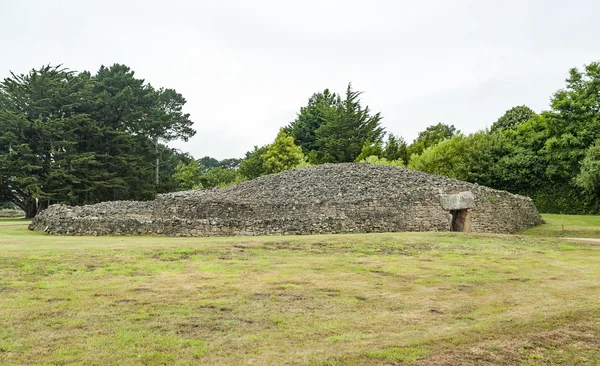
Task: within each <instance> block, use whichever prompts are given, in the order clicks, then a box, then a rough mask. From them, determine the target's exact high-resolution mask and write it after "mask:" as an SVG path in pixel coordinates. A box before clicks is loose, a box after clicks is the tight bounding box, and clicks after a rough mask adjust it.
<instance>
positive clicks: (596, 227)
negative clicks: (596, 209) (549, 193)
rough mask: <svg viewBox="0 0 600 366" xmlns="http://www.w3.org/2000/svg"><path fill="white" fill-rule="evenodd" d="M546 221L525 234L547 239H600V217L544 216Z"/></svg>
mask: <svg viewBox="0 0 600 366" xmlns="http://www.w3.org/2000/svg"><path fill="white" fill-rule="evenodd" d="M542 216H543V217H544V220H545V221H546V224H545V225H540V226H537V227H534V228H531V229H529V230H526V231H525V232H524V234H526V235H535V236H545V237H569V238H600V216H592V215H556V214H544V215H542Z"/></svg>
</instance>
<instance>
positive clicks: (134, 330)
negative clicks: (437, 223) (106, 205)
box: [0, 220, 600, 365]
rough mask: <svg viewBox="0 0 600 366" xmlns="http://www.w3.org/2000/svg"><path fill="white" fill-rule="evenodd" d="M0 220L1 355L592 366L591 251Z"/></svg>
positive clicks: (484, 241) (597, 299) (459, 238)
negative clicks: (79, 230)
mask: <svg viewBox="0 0 600 366" xmlns="http://www.w3.org/2000/svg"><path fill="white" fill-rule="evenodd" d="M25 226H26V223H24V222H23V221H18V220H2V221H0V252H1V253H2V255H1V256H0V364H32V363H33V364H36V363H41V364H67V363H81V364H121V365H127V364H148V365H158V364H194V363H201V364H215V365H217V364H218V365H222V364H235V365H238V364H308V365H352V364H354V365H393V364H410V363H413V364H417V365H421V364H422V365H427V364H448V365H456V364H465V365H470V364H490V365H492V364H531V365H535V364H553V363H554V364H589V365H597V364H598V363H600V281H599V280H598V279H599V278H600V246H598V245H593V244H590V243H585V242H569V241H564V240H555V239H543V238H538V237H534V236H504V235H471V236H465V235H462V234H451V233H437V234H436V233H399V234H365V235H328V236H302V237H266V238H265V237H260V238H177V239H174V238H160V237H128V238H124V237H52V236H47V235H43V234H38V233H30V232H27V231H26V230H25Z"/></svg>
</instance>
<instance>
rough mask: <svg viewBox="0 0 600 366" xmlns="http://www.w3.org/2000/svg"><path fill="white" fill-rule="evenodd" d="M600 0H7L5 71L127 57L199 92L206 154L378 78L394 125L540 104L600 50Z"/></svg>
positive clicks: (157, 77)
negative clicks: (327, 95)
mask: <svg viewBox="0 0 600 366" xmlns="http://www.w3.org/2000/svg"><path fill="white" fill-rule="evenodd" d="M599 14H600V2H599V1H596V0H569V1H564V0H531V1H526V0H480V1H478V0H445V1H443V0H420V1H419V0H414V1H401V0H397V1H394V0H389V1H387V0H386V1H383V0H380V1H378V0H371V1H366V0H362V1H354V0H344V1H337V0H336V1H334V0H320V1H318V0H302V1H296V0H294V1H291V0H289V1H283V0H279V1H278V0H253V1H250V0H248V1H242V0H238V1H233V0H231V1H227V0H215V1H211V0H196V1H194V0H187V1H185V0H180V1H176V0H171V1H162V0H161V1H156V0H145V1H129V0H120V1H112V0H102V1H83V0H70V1H57V0H55V1H51V0H39V1H33V0H32V1H26V0H19V1H17V0H0V16H1V21H0V43H1V44H2V51H3V52H2V55H0V77H6V76H8V75H9V70H12V71H14V72H16V73H26V72H28V70H30V69H31V68H34V67H35V68H37V67H40V66H42V65H45V64H48V63H50V64H63V65H64V66H65V67H68V68H70V69H72V70H77V71H83V70H89V71H92V72H95V71H97V69H98V68H99V67H100V65H102V64H104V65H111V64H113V63H123V64H126V65H128V66H130V67H131V68H132V69H133V70H134V71H135V72H136V76H137V77H140V78H144V79H146V81H148V82H150V83H151V84H152V85H154V86H156V87H169V88H174V89H176V90H177V91H178V92H180V93H182V94H183V96H184V97H185V98H186V99H187V101H188V103H187V105H186V111H187V112H188V113H190V114H191V115H192V119H193V121H195V128H196V130H197V135H196V136H195V137H194V138H193V139H191V140H190V141H189V142H187V143H183V142H181V143H179V142H178V143H174V144H173V146H175V147H178V148H180V149H182V150H183V151H187V152H190V153H191V154H192V155H194V156H195V157H196V158H200V157H202V156H205V155H210V156H213V157H216V158H218V159H222V158H227V157H242V156H243V154H244V153H245V152H246V151H247V150H250V149H252V147H253V145H263V144H266V143H270V142H271V141H272V140H273V139H274V138H275V135H276V134H277V131H278V129H279V128H280V127H282V126H284V125H286V124H288V123H289V122H291V121H293V120H294V119H295V116H296V113H297V112H298V111H299V109H300V107H301V106H304V105H306V103H307V101H308V98H309V97H310V96H311V95H312V94H313V93H315V92H318V91H322V90H323V89H325V88H329V89H331V90H332V91H336V92H344V90H345V88H346V85H347V84H348V82H350V81H351V82H352V83H353V85H354V87H355V89H357V90H361V91H364V92H365V93H364V94H363V96H362V100H363V104H366V105H369V106H370V107H371V108H372V110H373V111H375V112H377V111H381V112H382V115H383V117H384V119H383V125H384V126H385V127H386V128H387V130H388V131H390V132H393V133H396V134H399V135H402V136H404V137H405V138H406V139H407V141H409V142H410V141H412V139H414V138H415V137H416V135H417V133H418V132H419V131H422V130H423V129H425V128H426V127H427V126H429V125H431V124H435V123H437V122H444V123H447V124H453V125H455V126H456V127H457V128H458V129H460V130H462V131H463V132H474V131H477V130H480V129H483V128H485V127H489V126H490V125H491V123H492V122H494V121H495V120H496V119H497V118H498V117H500V116H501V115H502V114H503V113H504V111H506V110H507V109H509V108H511V107H513V106H515V105H522V104H526V105H528V106H529V107H531V108H533V109H534V110H535V111H537V112H539V111H541V110H543V109H547V108H548V105H549V99H550V96H551V95H552V94H553V93H554V92H555V91H556V90H558V89H559V88H561V87H563V86H564V79H565V78H566V77H567V73H568V70H569V68H571V67H581V66H583V64H588V63H590V62H592V61H598V60H600V42H599V41H598V35H599V34H600V28H599V27H600V25H599V23H598V16H599Z"/></svg>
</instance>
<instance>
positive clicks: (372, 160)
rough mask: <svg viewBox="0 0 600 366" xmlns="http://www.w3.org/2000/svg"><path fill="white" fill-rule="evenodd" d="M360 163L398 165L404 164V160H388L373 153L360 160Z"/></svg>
mask: <svg viewBox="0 0 600 366" xmlns="http://www.w3.org/2000/svg"><path fill="white" fill-rule="evenodd" d="M360 163H367V164H374V165H388V166H396V167H403V166H404V162H403V161H402V160H401V159H397V160H388V159H386V158H379V157H377V156H375V155H372V156H369V157H367V158H365V159H363V160H360Z"/></svg>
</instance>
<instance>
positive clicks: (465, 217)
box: [450, 209, 473, 233]
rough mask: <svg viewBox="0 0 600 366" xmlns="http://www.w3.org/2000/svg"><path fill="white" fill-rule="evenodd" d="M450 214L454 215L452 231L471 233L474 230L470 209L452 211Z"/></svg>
mask: <svg viewBox="0 0 600 366" xmlns="http://www.w3.org/2000/svg"><path fill="white" fill-rule="evenodd" d="M450 213H451V214H452V225H451V228H450V229H451V231H458V232H462V233H470V232H471V231H472V230H473V226H472V225H471V212H470V211H469V209H463V210H452V211H450Z"/></svg>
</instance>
